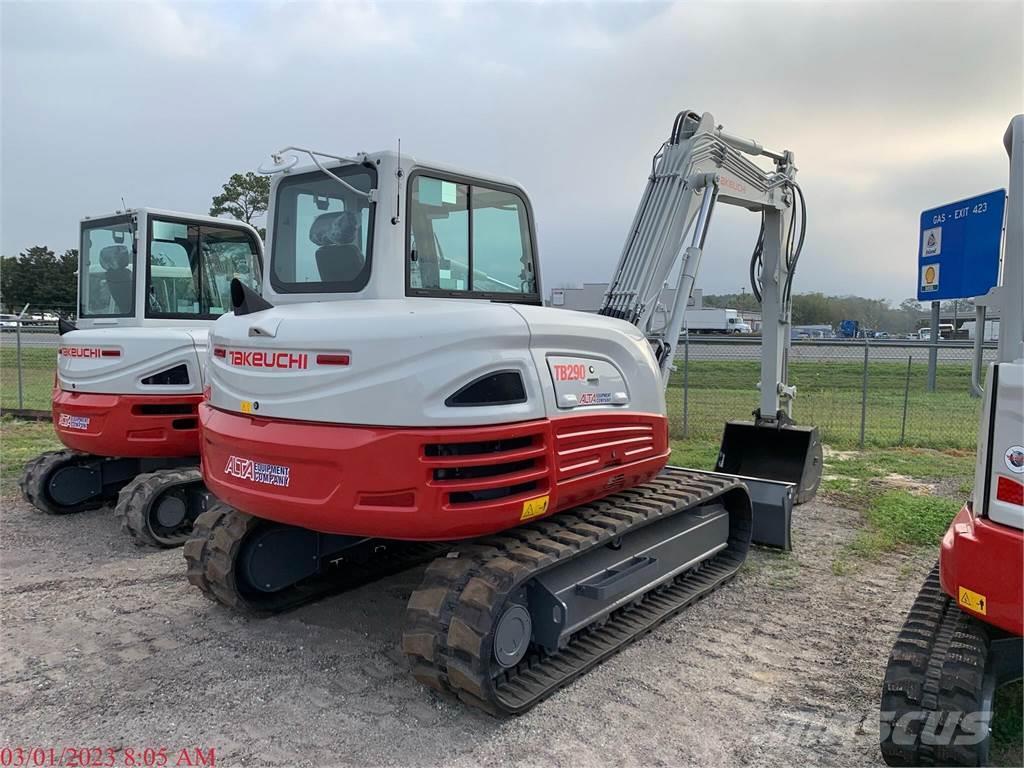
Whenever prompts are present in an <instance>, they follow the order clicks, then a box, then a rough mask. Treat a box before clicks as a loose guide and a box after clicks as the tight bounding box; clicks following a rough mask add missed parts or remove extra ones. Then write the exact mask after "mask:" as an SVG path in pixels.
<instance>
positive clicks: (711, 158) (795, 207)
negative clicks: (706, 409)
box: [600, 111, 821, 501]
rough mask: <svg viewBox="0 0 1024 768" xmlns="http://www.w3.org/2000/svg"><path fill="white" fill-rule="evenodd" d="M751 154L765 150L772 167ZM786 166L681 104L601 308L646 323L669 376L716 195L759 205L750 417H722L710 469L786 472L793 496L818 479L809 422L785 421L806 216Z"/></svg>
mask: <svg viewBox="0 0 1024 768" xmlns="http://www.w3.org/2000/svg"><path fill="white" fill-rule="evenodd" d="M754 157H765V158H768V159H770V160H771V162H772V168H771V170H764V169H763V168H761V167H760V166H759V165H757V164H756V163H755V162H754V161H753V160H752V159H751V158H754ZM795 177H796V165H795V164H794V160H793V153H792V152H789V151H783V152H775V151H771V150H768V149H765V148H764V147H763V146H762V145H761V144H759V143H757V142H755V141H752V140H749V139H744V138H740V137H738V136H733V135H731V134H729V133H726V132H725V131H724V130H722V127H721V126H719V125H716V124H715V120H714V118H713V117H712V115H711V114H710V113H707V112H705V113H704V114H703V115H698V114H697V113H696V112H690V111H684V112H680V113H679V114H678V115H677V116H676V119H675V121H674V123H673V125H672V131H671V133H670V135H669V138H668V139H667V140H666V141H665V143H664V144H662V146H661V148H660V149H659V150H658V152H657V153H656V154H655V155H654V158H653V161H652V163H651V173H650V176H649V177H648V180H647V187H646V189H645V190H644V194H643V197H642V199H641V201H640V206H639V208H638V209H637V213H636V216H635V217H634V219H633V223H632V226H631V227H630V229H629V235H628V236H627V239H626V243H625V245H624V246H623V249H622V254H621V256H620V257H619V262H618V266H617V267H616V269H615V275H614V277H613V279H612V281H611V283H610V284H609V288H608V293H607V294H606V296H605V301H604V305H603V306H602V308H601V310H600V312H601V314H603V315H608V316H610V317H617V318H620V319H623V320H627V321H628V322H631V323H633V324H634V325H636V326H637V327H638V328H640V329H641V330H642V331H643V332H644V333H645V334H646V335H647V337H648V339H650V341H651V343H652V344H653V345H654V348H655V353H656V355H657V357H658V362H659V364H660V367H661V373H662V380H663V382H664V384H665V385H666V386H667V385H668V381H669V377H670V375H671V372H672V368H673V359H674V357H675V347H676V345H677V343H678V339H679V336H680V333H681V332H682V330H683V324H684V319H685V315H686V306H687V302H688V300H689V298H690V295H691V293H692V291H693V287H694V284H695V283H696V280H697V275H698V273H699V270H700V262H701V258H702V256H703V252H704V241H705V239H706V238H707V233H708V228H709V226H710V222H711V218H712V214H713V212H714V210H715V206H716V205H718V204H728V205H735V206H739V207H741V208H746V209H747V210H749V211H752V212H754V213H759V214H760V215H761V229H760V233H759V235H758V241H757V244H756V245H755V247H754V251H753V254H752V256H751V262H750V280H751V288H752V290H753V293H754V295H755V296H756V297H757V298H758V300H759V301H760V303H761V318H762V325H761V385H760V402H759V407H758V408H757V410H755V411H754V413H753V415H754V421H753V422H752V423H747V422H730V423H729V424H727V425H726V431H725V435H724V437H723V441H722V451H721V453H720V456H719V464H718V469H720V470H721V471H724V472H730V473H734V474H746V475H750V476H753V477H763V478H769V479H775V480H786V481H789V482H794V483H796V484H797V486H798V490H797V493H796V498H797V500H798V501H805V500H807V499H809V498H811V497H812V496H813V495H814V492H815V490H816V489H817V485H818V478H819V477H820V471H821V459H820V455H821V446H820V441H819V440H818V436H817V431H816V430H815V429H813V428H807V427H804V428H797V427H794V426H792V419H791V404H792V399H793V397H794V396H795V395H796V388H795V387H793V386H791V385H790V384H789V383H788V373H787V368H788V351H789V343H790V322H791V315H792V312H791V310H792V300H791V294H792V282H793V274H794V271H795V269H796V266H797V261H798V260H799V258H800V251H801V248H802V246H803V239H804V223H805V219H806V206H805V205H804V200H803V193H802V192H801V190H800V187H799V186H798V185H797V183H796V181H795ZM673 274H675V282H676V290H675V297H674V300H673V301H672V304H671V306H665V305H664V304H663V302H662V297H663V295H664V294H665V293H666V291H665V288H666V287H667V286H668V281H669V279H670V277H671V276H672V275H673ZM659 321H660V322H659ZM783 429H786V430H789V431H788V432H786V433H783V432H782V430H783Z"/></svg>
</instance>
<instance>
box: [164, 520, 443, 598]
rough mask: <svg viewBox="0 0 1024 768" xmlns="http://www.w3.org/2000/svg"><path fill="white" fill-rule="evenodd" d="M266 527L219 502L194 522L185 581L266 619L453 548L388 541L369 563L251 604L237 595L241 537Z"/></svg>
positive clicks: (342, 566) (341, 568) (338, 569)
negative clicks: (237, 566)
mask: <svg viewBox="0 0 1024 768" xmlns="http://www.w3.org/2000/svg"><path fill="white" fill-rule="evenodd" d="M264 524H265V521H263V520H261V519H260V518H257V517H253V516H251V515H247V514H245V513H244V512H241V511H239V510H237V509H234V508H233V507H230V506H228V505H227V504H225V503H223V502H217V503H215V504H213V506H211V507H210V508H209V509H208V510H206V511H205V512H204V513H203V514H201V515H200V516H199V517H197V518H196V522H195V525H194V526H193V528H192V535H191V537H190V538H189V540H188V541H186V542H185V547H184V555H185V561H186V563H187V564H188V580H189V582H190V583H191V584H192V585H194V586H196V587H198V588H199V590H200V591H201V592H202V593H203V594H204V595H206V597H208V598H209V599H210V600H213V601H214V602H217V603H220V604H222V605H225V606H227V607H228V608H232V609H234V610H236V611H239V612H241V613H244V614H247V615H250V616H267V615H271V614H275V613H280V612H282V611H287V610H291V609H292V608H296V607H298V606H300V605H303V604H305V603H309V602H312V601H313V600H317V599H320V598H322V597H326V596H328V595H332V594H336V593H338V592H343V591H345V590H349V589H353V588H355V587H358V586H360V585H362V584H366V583H368V582H371V581H375V580H377V579H379V578H382V577H384V576H387V575H390V574H393V573H398V572H399V571H404V570H405V569H407V568H410V567H412V566H414V565H417V564H420V563H424V562H427V561H428V560H431V559H433V558H435V557H437V556H438V555H439V554H441V553H442V552H444V551H446V550H448V549H450V548H451V545H450V544H446V543H441V544H438V543H434V542H408V543H407V542H391V541H389V542H386V548H382V550H381V551H380V552H379V553H376V554H375V555H374V556H373V557H372V558H371V559H370V561H369V562H367V563H355V562H346V561H341V562H340V563H339V564H338V565H336V566H334V565H332V566H331V567H330V569H329V570H328V572H327V573H325V574H323V575H320V576H315V577H312V578H310V579H307V580H306V581H304V582H301V583H300V584H298V585H296V586H294V587H290V588H289V589H287V590H282V591H281V592H278V593H271V594H269V595H267V597H266V599H264V600H261V601H259V602H255V601H253V600H252V599H250V598H247V597H246V596H245V595H243V594H242V593H241V592H240V591H239V588H238V583H237V581H236V578H235V573H236V564H237V563H236V561H237V556H238V553H239V551H240V549H241V547H242V543H243V541H244V540H245V537H246V536H247V535H248V534H249V533H251V532H252V531H254V530H256V528H257V527H258V526H260V525H264Z"/></svg>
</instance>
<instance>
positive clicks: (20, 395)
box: [14, 317, 25, 409]
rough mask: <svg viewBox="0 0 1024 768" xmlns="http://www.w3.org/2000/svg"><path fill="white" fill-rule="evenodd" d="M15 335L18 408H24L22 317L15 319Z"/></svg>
mask: <svg viewBox="0 0 1024 768" xmlns="http://www.w3.org/2000/svg"><path fill="white" fill-rule="evenodd" d="M14 322H15V326H14V335H15V337H16V338H17V344H18V351H17V353H16V357H17V365H18V408H19V409H22V408H24V407H25V387H24V383H23V382H22V375H21V318H20V317H19V318H18V319H17V320H15V321H14Z"/></svg>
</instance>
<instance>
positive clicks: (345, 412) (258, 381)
mask: <svg viewBox="0 0 1024 768" xmlns="http://www.w3.org/2000/svg"><path fill="white" fill-rule="evenodd" d="M217 348H223V349H224V350H225V354H224V356H223V357H218V356H214V355H211V357H210V359H209V363H208V365H209V378H210V385H211V396H210V397H211V403H212V404H213V405H214V406H216V407H218V408H221V409H223V410H226V411H235V412H243V410H244V409H250V408H251V411H250V412H252V413H253V414H254V415H258V416H263V417H269V418H282V419H294V420H303V421H317V422H330V423H335V424H352V425H355V424H362V425H374V426H392V427H456V426H474V425H486V424H504V423H512V422H517V421H527V420H531V419H540V418H544V417H558V416H564V415H568V414H569V413H579V412H581V411H586V412H600V411H607V410H632V411H642V412H645V413H663V412H664V394H663V392H662V389H661V386H660V378H659V376H658V368H657V363H656V361H655V359H654V356H653V354H652V353H651V350H650V345H649V344H648V343H647V341H646V340H645V339H644V337H643V335H642V334H641V333H640V332H639V331H638V330H637V329H636V328H635V327H634V326H632V325H630V324H629V323H625V322H622V321H618V320H613V319H609V318H604V317H597V316H594V315H590V314H587V313H583V312H573V311H570V310H560V309H554V308H546V307H533V306H521V305H511V304H499V303H492V302H487V301H474V300H463V299H429V298H408V299H400V300H387V299H379V300H366V299H363V300H358V301H353V300H341V301H332V302H318V303H307V304H292V305H285V306H281V307H274V308H272V309H268V310H264V311H261V312H255V313H253V314H248V315H244V316H241V317H236V316H235V315H233V314H231V315H225V316H223V317H222V318H220V319H219V320H218V321H217V322H216V325H215V326H214V329H213V332H212V335H211V349H217ZM246 352H267V353H269V354H274V353H281V352H287V353H289V354H290V355H296V356H298V355H305V356H306V357H305V359H304V360H302V359H300V358H298V357H295V358H289V360H291V361H292V362H294V363H296V365H295V366H294V367H266V366H263V365H260V364H256V365H252V364H249V363H246V362H240V361H242V360H245V359H246V358H244V357H242V355H244V353H246ZM318 353H320V354H347V355H349V356H350V362H349V364H348V365H344V366H341V365H319V364H318V363H317V362H316V356H317V354H318ZM550 356H557V357H571V358H573V360H574V361H578V362H579V363H580V364H582V365H589V364H591V363H593V362H594V361H598V362H604V363H608V364H610V365H611V366H612V368H613V369H614V371H616V372H618V373H619V375H620V377H621V379H624V380H625V381H626V389H627V390H628V394H627V397H626V399H625V401H619V402H607V403H600V404H598V403H595V404H592V405H590V404H580V405H577V406H574V407H565V405H564V404H563V406H562V407H559V405H558V403H557V402H556V394H555V382H554V378H553V376H554V373H553V371H552V369H551V368H550V366H549V365H548V357H550ZM300 362H301V363H302V367H300V366H299V363H300ZM507 370H515V371H518V372H519V373H520V374H521V375H522V378H523V384H524V388H525V390H526V402H524V403H515V404H510V405H497V406H477V407H473V408H459V407H449V406H446V405H445V400H446V399H447V398H448V397H450V396H451V395H453V394H455V393H456V392H457V391H458V390H459V389H461V388H462V387H463V386H465V385H467V384H469V383H471V382H472V381H474V380H476V379H478V378H480V377H481V376H484V375H486V374H488V373H494V372H498V371H507ZM605 378H606V380H607V379H608V378H612V379H615V378H618V377H616V376H614V375H612V376H610V377H605ZM580 387H581V389H583V390H588V389H589V390H592V391H593V392H594V394H595V395H597V394H599V393H600V392H602V391H603V390H602V389H601V388H602V381H601V380H600V379H597V380H595V381H593V382H581V383H580ZM621 389H622V387H619V386H616V387H614V392H613V394H617V393H618V392H619V391H621ZM609 391H611V390H609ZM594 399H595V400H596V399H597V398H596V397H595V398H594ZM243 402H245V403H247V405H246V406H244V407H243ZM584 402H585V401H584Z"/></svg>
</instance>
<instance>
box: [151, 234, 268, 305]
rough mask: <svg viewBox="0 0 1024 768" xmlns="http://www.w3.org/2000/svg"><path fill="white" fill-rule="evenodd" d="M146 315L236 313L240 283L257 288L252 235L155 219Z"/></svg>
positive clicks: (255, 258)
mask: <svg viewBox="0 0 1024 768" xmlns="http://www.w3.org/2000/svg"><path fill="white" fill-rule="evenodd" d="M148 245H149V247H148V260H147V265H146V267H147V269H146V272H147V284H146V316H147V317H167V318H183V319H184V318H197V319H213V318H216V317H219V316H220V315H222V314H224V313H225V312H227V311H229V310H230V309H231V294H230V285H231V280H232V279H233V278H236V277H237V278H238V279H239V280H241V281H242V282H243V283H245V284H246V285H248V286H249V287H251V288H258V287H259V283H260V277H259V255H258V254H259V251H258V249H257V247H256V244H255V242H254V241H253V240H252V235H251V234H250V233H248V232H245V231H243V230H240V229H236V228H233V227H229V226H224V227H219V226H216V225H199V224H196V223H194V222H193V223H189V222H182V221H174V220H169V219H156V218H151V219H150V231H149V244H148Z"/></svg>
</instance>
